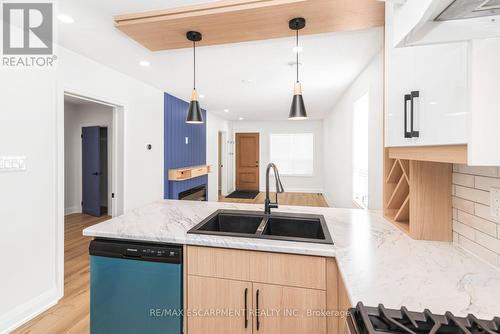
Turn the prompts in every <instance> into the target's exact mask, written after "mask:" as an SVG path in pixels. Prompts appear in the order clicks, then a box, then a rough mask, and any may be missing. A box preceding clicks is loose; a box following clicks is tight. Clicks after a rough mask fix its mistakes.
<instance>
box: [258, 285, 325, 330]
mask: <svg viewBox="0 0 500 334" xmlns="http://www.w3.org/2000/svg"><path fill="white" fill-rule="evenodd" d="M253 303H254V310H255V311H254V312H255V314H254V325H253V328H254V333H259V334H260V333H262V334H304V333H315V334H326V317H325V316H324V314H321V313H315V312H321V311H324V310H325V309H326V293H325V291H322V290H314V289H303V288H293V287H286V286H280V285H269V284H259V283H253Z"/></svg>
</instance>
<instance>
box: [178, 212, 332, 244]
mask: <svg viewBox="0 0 500 334" xmlns="http://www.w3.org/2000/svg"><path fill="white" fill-rule="evenodd" d="M188 233H190V234H207V235H220V236H230V237H246V238H259V239H275V240H284V241H299V242H310V243H321V244H333V241H332V238H331V236H330V233H329V232H328V227H327V226H326V223H325V218H324V217H323V216H321V215H309V214H289V213H273V214H270V215H268V214H264V213H263V212H254V211H229V210H217V211H216V212H214V213H213V214H211V215H210V216H208V217H207V218H205V219H204V220H203V221H202V222H201V223H199V224H198V225H196V226H195V227H193V228H192V229H191V230H189V231H188Z"/></svg>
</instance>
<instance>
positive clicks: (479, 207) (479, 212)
mask: <svg viewBox="0 0 500 334" xmlns="http://www.w3.org/2000/svg"><path fill="white" fill-rule="evenodd" d="M474 214H475V215H476V216H478V217H481V218H484V219H487V220H490V221H492V222H495V223H497V224H500V218H498V217H493V216H492V215H491V211H490V206H489V205H483V204H479V203H474Z"/></svg>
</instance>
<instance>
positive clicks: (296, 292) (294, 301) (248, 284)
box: [185, 246, 344, 334]
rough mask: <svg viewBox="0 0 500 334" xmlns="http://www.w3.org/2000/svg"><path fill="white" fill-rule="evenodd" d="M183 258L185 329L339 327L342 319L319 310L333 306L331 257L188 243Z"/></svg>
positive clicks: (291, 332) (191, 333)
mask: <svg viewBox="0 0 500 334" xmlns="http://www.w3.org/2000/svg"><path fill="white" fill-rule="evenodd" d="M185 261H186V267H187V268H186V273H187V289H186V290H185V294H187V297H186V303H187V305H186V306H187V307H186V308H185V309H186V310H187V311H188V312H187V313H186V315H187V321H186V327H187V328H186V330H185V332H186V333H188V334H206V333H231V334H233V333H237V334H238V333H255V334H260V333H264V334H266V333H273V334H281V333H283V334H303V333H315V334H316V333H317V334H327V333H328V334H337V333H339V323H340V322H342V321H343V320H344V319H342V320H341V321H338V319H337V318H336V317H327V316H325V314H326V312H327V311H337V310H339V304H338V303H339V293H338V280H337V277H338V267H337V264H336V262H335V259H333V258H324V257H317V256H305V255H293V254H280V253H268V252H257V251H246V250H234V249H221V248H212V247H198V246H188V247H187V252H186V260H185ZM245 296H246V303H245ZM198 310H201V311H205V312H208V314H209V315H210V312H212V313H214V312H219V313H220V312H226V314H224V315H226V316H208V317H207V316H199V315H198V314H193V313H190V312H192V311H198ZM231 310H239V312H237V313H234V314H230V313H228V312H230V311H231ZM245 310H247V311H246V312H245ZM257 315H258V316H257ZM245 316H246V318H245ZM245 319H247V320H248V322H245ZM257 323H258V325H257ZM245 324H247V326H246V327H245Z"/></svg>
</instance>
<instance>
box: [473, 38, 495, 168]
mask: <svg viewBox="0 0 500 334" xmlns="http://www.w3.org/2000/svg"><path fill="white" fill-rule="evenodd" d="M499 54H500V38H490V39H481V40H475V41H473V42H472V57H471V58H472V59H471V63H472V64H471V73H472V78H471V86H472V94H471V95H472V96H471V107H472V108H471V111H472V113H471V122H470V143H469V147H468V149H469V165H479V166H485V165H487V166H500V145H498V143H500V131H498V125H499V124H500V104H499V103H498V87H499V85H500V59H499V57H498V55H499Z"/></svg>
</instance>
